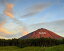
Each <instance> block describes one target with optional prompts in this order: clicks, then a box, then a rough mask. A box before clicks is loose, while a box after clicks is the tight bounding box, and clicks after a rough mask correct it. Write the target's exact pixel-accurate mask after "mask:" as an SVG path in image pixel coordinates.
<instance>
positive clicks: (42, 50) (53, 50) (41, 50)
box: [0, 45, 64, 51]
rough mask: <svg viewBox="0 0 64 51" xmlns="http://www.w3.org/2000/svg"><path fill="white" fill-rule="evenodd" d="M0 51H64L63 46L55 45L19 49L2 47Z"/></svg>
mask: <svg viewBox="0 0 64 51" xmlns="http://www.w3.org/2000/svg"><path fill="white" fill-rule="evenodd" d="M0 51H64V45H57V46H53V47H25V48H19V47H16V46H3V47H0Z"/></svg>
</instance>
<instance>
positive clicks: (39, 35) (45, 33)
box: [21, 28, 63, 39]
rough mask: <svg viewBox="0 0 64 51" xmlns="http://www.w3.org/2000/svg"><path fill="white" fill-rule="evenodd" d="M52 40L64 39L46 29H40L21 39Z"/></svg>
mask: <svg viewBox="0 0 64 51" xmlns="http://www.w3.org/2000/svg"><path fill="white" fill-rule="evenodd" d="M42 37H44V38H52V39H62V38H63V37H61V36H59V35H58V34H56V33H54V32H52V31H50V30H47V29H45V28H40V29H38V30H36V31H34V32H31V33H29V34H27V35H25V36H23V37H21V38H23V39H26V38H28V39H29V38H42Z"/></svg>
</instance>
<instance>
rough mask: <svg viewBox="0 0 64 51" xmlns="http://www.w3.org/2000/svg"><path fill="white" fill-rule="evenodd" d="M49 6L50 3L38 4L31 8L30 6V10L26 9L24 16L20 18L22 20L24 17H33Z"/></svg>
mask: <svg viewBox="0 0 64 51" xmlns="http://www.w3.org/2000/svg"><path fill="white" fill-rule="evenodd" d="M50 5H51V4H50V3H43V4H42V3H41V4H40V3H39V4H35V5H33V6H31V7H30V8H27V9H26V10H27V11H26V12H27V13H26V14H24V15H23V16H21V17H22V18H25V17H29V16H33V15H35V14H37V13H39V12H41V11H42V10H44V9H46V8H48V7H49V6H50Z"/></svg>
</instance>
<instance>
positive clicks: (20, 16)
mask: <svg viewBox="0 0 64 51" xmlns="http://www.w3.org/2000/svg"><path fill="white" fill-rule="evenodd" d="M39 28H46V29H49V30H51V31H53V32H55V33H57V34H59V35H61V36H64V0H0V38H6V39H8V38H20V37H21V36H23V35H26V34H28V33H30V32H32V31H34V30H36V29H39Z"/></svg>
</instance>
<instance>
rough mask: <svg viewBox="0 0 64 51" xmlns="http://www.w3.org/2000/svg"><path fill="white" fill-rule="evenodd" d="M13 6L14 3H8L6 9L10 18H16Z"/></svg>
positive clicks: (6, 13)
mask: <svg viewBox="0 0 64 51" xmlns="http://www.w3.org/2000/svg"><path fill="white" fill-rule="evenodd" d="M13 7H14V4H10V3H8V4H7V5H6V9H5V11H4V13H5V15H7V16H9V17H10V18H14V15H13V11H12V9H13Z"/></svg>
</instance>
